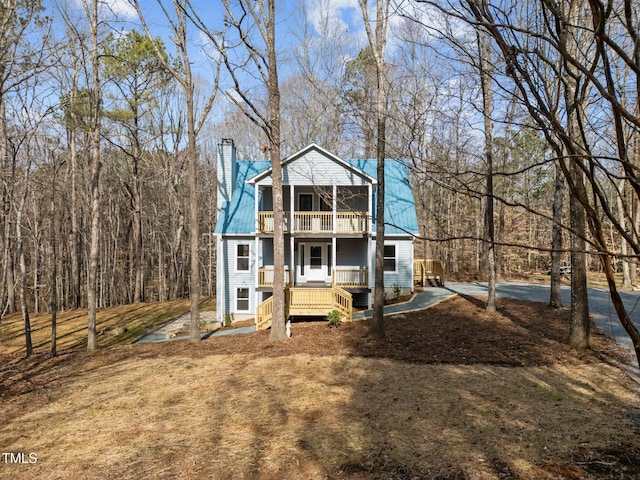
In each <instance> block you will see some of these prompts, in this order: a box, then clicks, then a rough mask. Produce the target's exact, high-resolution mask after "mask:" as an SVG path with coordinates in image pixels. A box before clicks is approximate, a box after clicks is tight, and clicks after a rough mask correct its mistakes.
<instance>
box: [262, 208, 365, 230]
mask: <svg viewBox="0 0 640 480" xmlns="http://www.w3.org/2000/svg"><path fill="white" fill-rule="evenodd" d="M288 220H289V212H285V219H284V228H285V231H287V230H288V229H289V221H288ZM335 227H336V228H335V231H336V233H367V232H368V230H369V222H368V215H367V212H336V225H335ZM333 230H334V228H333V212H294V213H293V233H326V234H330V233H333ZM258 231H259V232H261V233H273V212H258Z"/></svg>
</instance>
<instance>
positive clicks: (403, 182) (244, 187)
mask: <svg viewBox="0 0 640 480" xmlns="http://www.w3.org/2000/svg"><path fill="white" fill-rule="evenodd" d="M309 148H317V149H320V147H318V146H317V145H314V144H312V145H310V146H309V147H307V148H305V149H303V150H300V152H298V153H297V154H294V155H292V156H290V157H288V158H287V159H286V160H285V161H284V162H283V165H284V164H285V162H287V161H292V160H293V159H295V158H298V156H299V155H302V154H304V153H306V152H307V151H309ZM320 150H321V151H322V152H323V153H324V152H326V151H325V150H322V149H320ZM326 154H328V155H331V156H332V157H335V156H334V155H332V154H330V153H329V152H326ZM335 159H337V160H338V161H339V162H342V163H343V164H344V165H345V167H346V168H348V169H350V170H351V171H353V172H354V173H357V174H358V175H360V176H363V177H366V178H368V179H370V181H371V182H372V183H376V180H377V162H376V160H375V159H364V160H363V159H357V160H347V161H345V160H341V159H339V158H338V157H335ZM236 165H237V166H236V168H237V173H236V182H235V186H234V189H233V193H232V197H231V200H230V201H229V202H225V203H224V204H223V205H222V207H221V210H220V213H219V216H218V221H217V223H216V228H215V230H214V233H216V234H221V235H251V234H254V233H255V212H254V209H255V189H256V185H255V182H256V181H259V179H261V178H265V177H266V176H267V175H269V174H270V172H271V162H269V161H268V160H238V161H237V163H236ZM384 177H385V182H384V185H385V212H384V213H385V223H386V224H387V225H386V228H385V234H387V235H407V234H413V235H417V234H418V233H419V231H418V219H417V215H416V208H415V201H414V198H413V189H412V187H411V181H410V178H411V177H410V172H409V167H408V165H407V164H406V162H402V161H400V160H394V159H387V160H386V161H385V175H384ZM373 192H374V198H373V208H374V215H375V205H376V198H375V188H374V189H373ZM375 230H376V229H375V222H374V223H373V232H375Z"/></svg>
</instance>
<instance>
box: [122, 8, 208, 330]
mask: <svg viewBox="0 0 640 480" xmlns="http://www.w3.org/2000/svg"><path fill="white" fill-rule="evenodd" d="M132 3H133V6H134V7H135V9H136V11H137V12H138V17H139V18H140V21H141V22H142V25H143V27H144V30H145V32H146V34H147V36H148V37H149V39H150V40H151V42H152V45H153V48H154V50H155V52H156V55H157V57H158V59H159V60H160V61H161V62H162V63H163V65H164V67H165V68H166V69H167V71H168V72H169V73H170V74H171V76H172V77H173V78H174V79H175V80H176V81H177V82H178V83H179V84H180V85H181V87H182V89H183V90H184V94H185V101H186V117H187V149H186V154H187V159H188V169H189V242H190V243H189V245H190V257H191V275H190V284H189V297H190V299H191V307H190V312H191V323H190V328H189V339H190V341H192V342H198V341H200V304H199V302H200V291H201V285H200V252H199V247H200V246H199V242H200V235H199V216H198V158H197V136H198V132H199V131H200V129H201V128H202V125H203V124H204V122H205V120H206V118H207V116H208V114H209V112H210V111H211V108H212V107H213V104H214V102H215V99H216V96H217V93H218V80H219V78H220V77H219V74H220V62H219V61H218V62H217V63H216V67H215V75H214V85H213V87H212V93H211V95H210V96H209V98H208V100H207V101H206V103H205V105H204V108H203V109H202V111H201V112H199V114H198V112H197V105H196V98H195V88H196V77H195V74H194V73H193V71H192V68H191V57H190V53H189V43H188V34H187V31H188V26H189V22H192V21H194V19H196V18H197V15H196V13H195V11H194V10H193V8H192V6H191V3H190V2H189V0H184V1H181V0H173V2H165V1H163V0H157V3H158V6H159V7H160V10H161V11H162V13H163V14H164V18H165V19H166V20H167V22H168V23H169V26H170V29H171V39H172V42H173V44H174V46H175V48H176V57H177V59H178V61H179V65H177V66H176V65H175V64H174V65H172V64H170V62H169V60H168V58H167V57H166V55H164V52H163V51H162V49H161V48H160V45H159V44H158V43H157V42H155V41H154V40H153V36H152V34H151V31H150V30H149V27H148V25H147V23H146V21H145V17H144V15H143V13H142V11H141V8H140V2H139V1H138V0H133V2H132ZM167 3H170V5H171V6H172V10H173V11H172V12H171V10H170V9H169V7H168V6H167ZM199 24H200V25H201V23H199Z"/></svg>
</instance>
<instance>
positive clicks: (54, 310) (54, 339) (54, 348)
mask: <svg viewBox="0 0 640 480" xmlns="http://www.w3.org/2000/svg"><path fill="white" fill-rule="evenodd" d="M49 214H50V215H51V219H50V222H51V223H50V230H49V241H50V242H51V275H50V276H49V278H50V282H51V294H50V297H49V308H50V309H51V355H53V356H54V357H55V356H56V355H57V352H58V345H57V343H58V332H57V329H58V325H57V316H58V289H57V285H56V283H57V281H58V278H57V277H58V239H57V232H56V181H55V176H54V180H53V182H52V185H51V205H50V213H49Z"/></svg>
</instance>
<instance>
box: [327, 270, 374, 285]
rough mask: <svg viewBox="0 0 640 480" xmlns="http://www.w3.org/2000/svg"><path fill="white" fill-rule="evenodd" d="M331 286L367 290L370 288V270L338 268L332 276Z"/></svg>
mask: <svg viewBox="0 0 640 480" xmlns="http://www.w3.org/2000/svg"><path fill="white" fill-rule="evenodd" d="M331 284H332V285H333V286H334V287H342V288H367V287H368V286H369V270H368V269H366V268H359V269H350V268H336V269H335V270H334V271H333V275H332V276H331Z"/></svg>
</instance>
